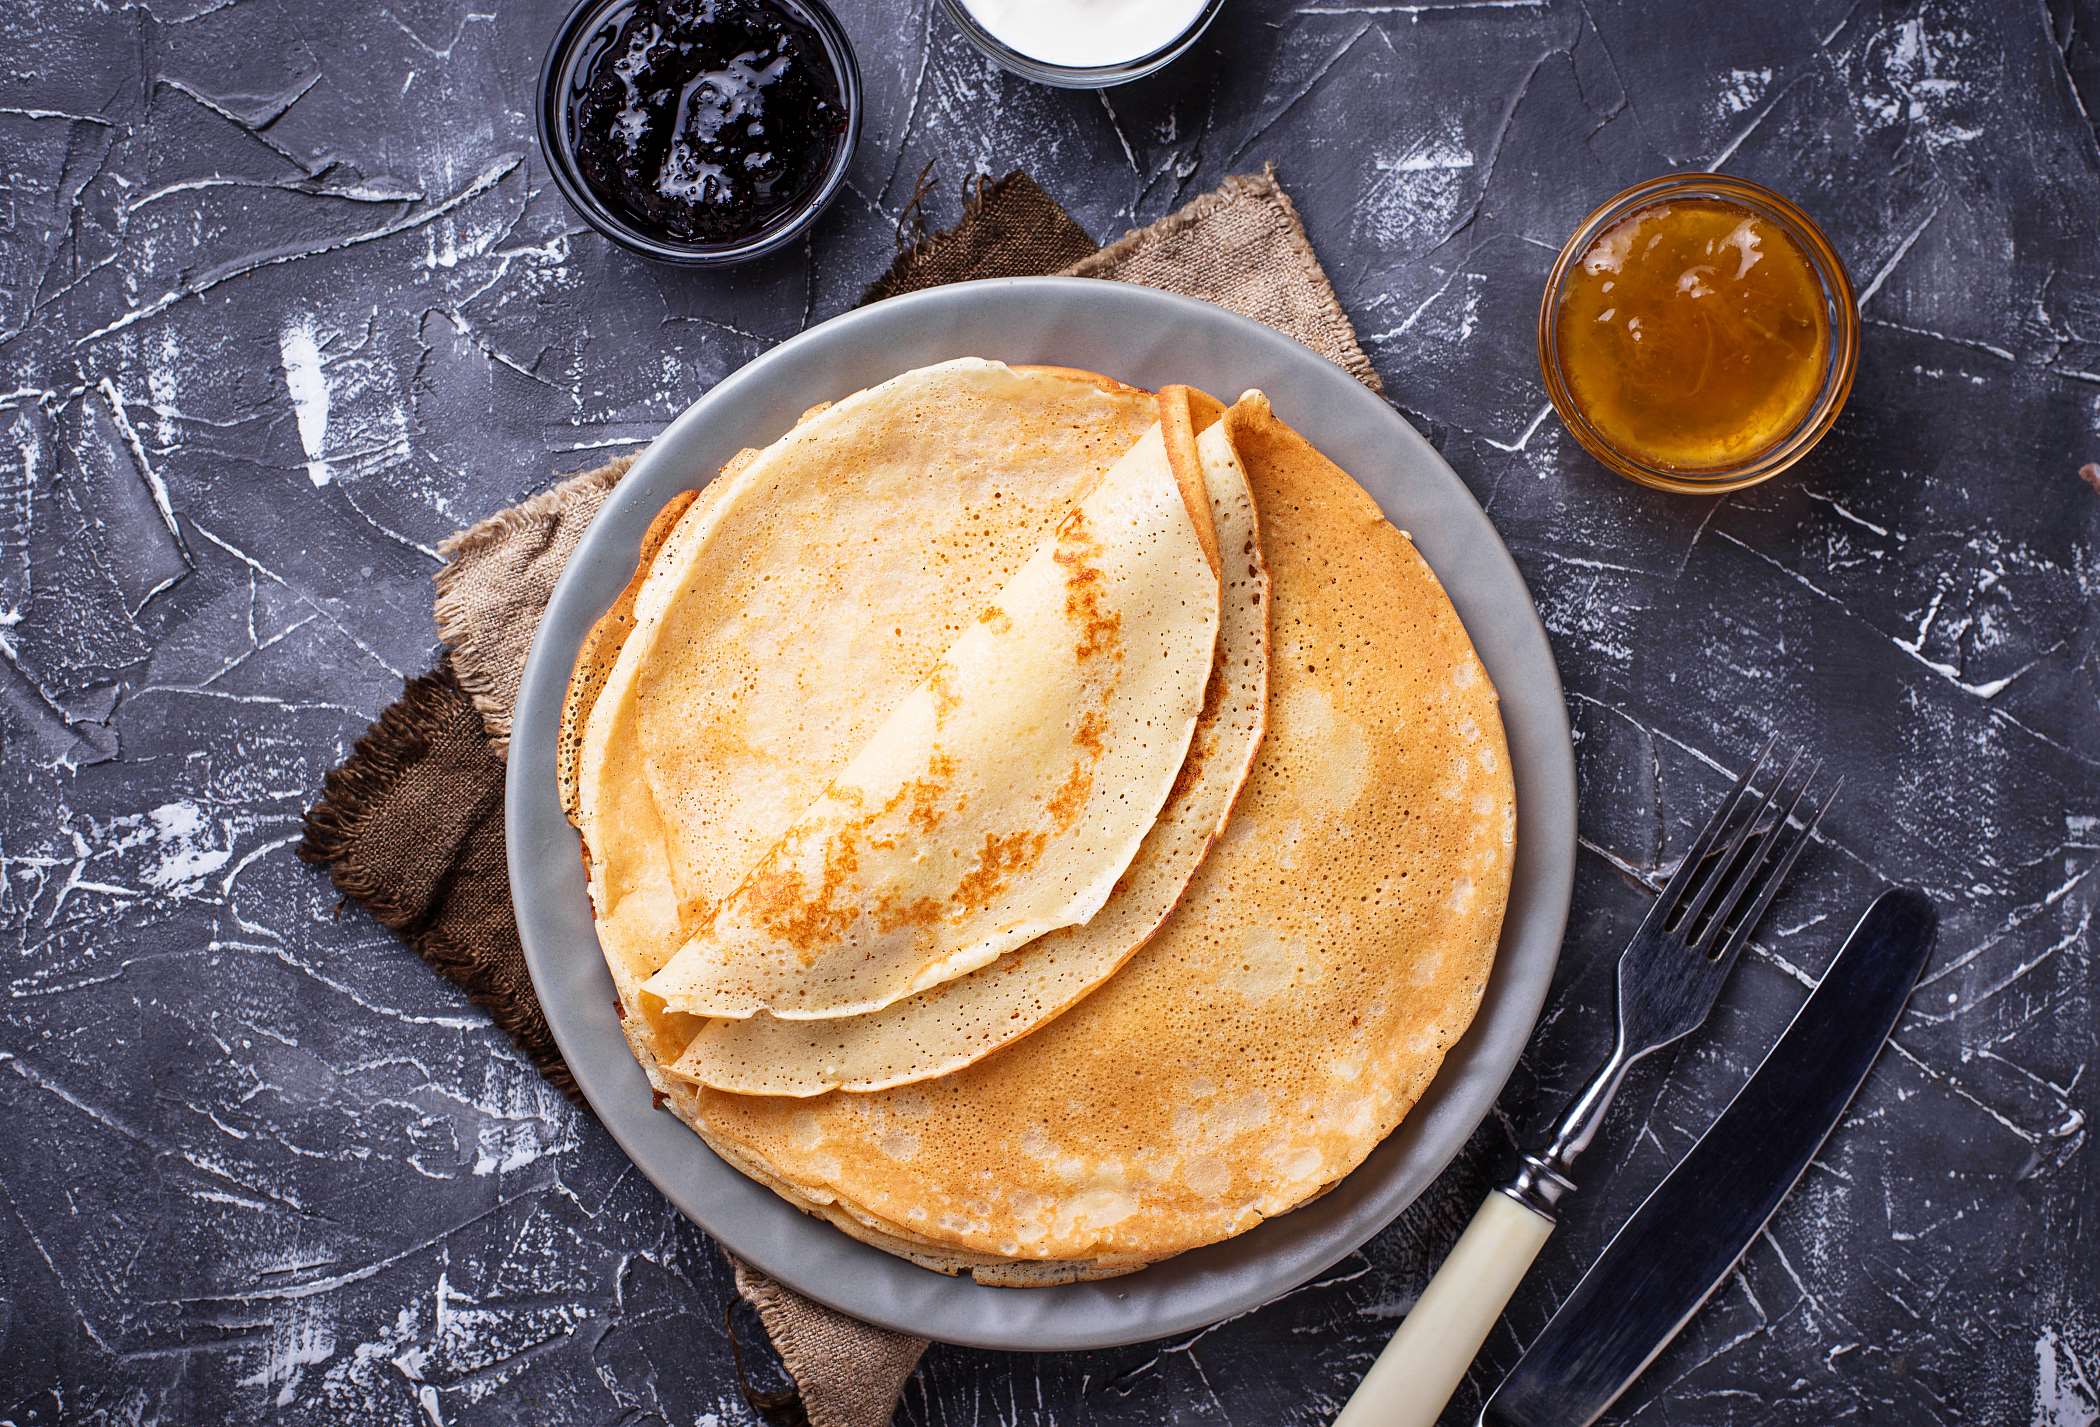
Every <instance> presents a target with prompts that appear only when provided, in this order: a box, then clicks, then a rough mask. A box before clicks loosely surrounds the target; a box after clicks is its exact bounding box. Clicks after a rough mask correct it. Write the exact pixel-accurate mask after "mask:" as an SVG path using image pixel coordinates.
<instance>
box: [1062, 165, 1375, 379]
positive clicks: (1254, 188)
mask: <svg viewBox="0 0 2100 1427" xmlns="http://www.w3.org/2000/svg"><path fill="white" fill-rule="evenodd" d="M1240 198H1254V199H1256V200H1259V201H1262V202H1266V203H1270V204H1272V205H1274V206H1275V208H1276V210H1277V211H1278V213H1279V214H1280V215H1281V217H1282V219H1283V237H1284V243H1285V245H1286V246H1287V247H1288V248H1289V250H1290V254H1291V256H1292V257H1293V258H1295V259H1296V260H1297V262H1298V265H1299V267H1300V268H1302V269H1303V270H1304V275H1305V279H1306V281H1307V282H1308V283H1310V284H1311V285H1312V287H1313V290H1314V291H1315V292H1316V293H1317V294H1318V302H1317V306H1318V308H1319V312H1320V316H1321V319H1322V322H1323V325H1324V326H1325V327H1326V328H1327V333H1328V336H1329V338H1330V339H1331V340H1332V342H1333V344H1334V350H1335V351H1337V352H1339V353H1340V354H1341V356H1340V359H1339V360H1338V362H1337V363H1336V365H1338V366H1340V367H1341V368H1342V370H1344V371H1346V372H1347V373H1349V375H1350V376H1352V377H1355V378H1356V379H1357V380H1358V381H1360V382H1362V383H1363V384H1364V385H1365V386H1367V387H1369V388H1370V389H1371V390H1372V391H1375V392H1378V393H1379V394H1380V395H1383V394H1384V392H1385V383H1384V382H1382V381H1381V380H1379V376H1378V372H1377V371H1376V369H1374V368H1373V367H1372V366H1371V359H1370V357H1369V356H1368V355H1367V354H1366V353H1365V352H1364V349H1363V347H1362V345H1361V344H1360V343H1359V342H1358V341H1357V339H1356V324H1355V323H1353V322H1351V321H1350V320H1349V314H1348V313H1347V312H1346V311H1344V310H1343V308H1342V300H1341V298H1340V296H1339V295H1337V294H1336V292H1335V290H1334V284H1333V283H1332V282H1331V281H1329V280H1328V277H1327V269H1326V268H1325V267H1323V266H1321V264H1320V258H1319V255H1318V254H1317V253H1315V252H1314V251H1313V246H1312V239H1310V238H1309V237H1307V236H1306V233H1305V220H1304V219H1302V218H1300V217H1299V216H1298V206H1297V205H1296V204H1295V203H1292V202H1291V196H1290V195H1289V194H1288V193H1286V192H1284V191H1283V185H1282V184H1280V183H1278V182H1277V181H1276V165H1275V164H1273V163H1269V164H1263V165H1262V167H1261V171H1260V172H1259V173H1239V174H1234V175H1232V176H1231V177H1230V178H1227V179H1226V180H1225V181H1224V182H1223V183H1221V184H1219V185H1218V186H1217V187H1216V188H1214V189H1212V190H1211V191H1210V192H1208V193H1206V194H1204V195H1202V196H1201V197H1200V198H1196V199H1193V200H1191V201H1190V202H1189V203H1188V204H1187V205H1186V206H1185V207H1182V208H1180V209H1177V210H1176V211H1174V212H1173V213H1170V214H1168V215H1167V216H1166V217H1164V218H1162V219H1160V220H1159V221H1158V222H1156V223H1151V224H1148V225H1146V226H1145V227H1143V228H1132V229H1130V230H1129V231H1128V232H1126V233H1124V235H1123V236H1122V237H1120V238H1118V239H1116V241H1115V242H1113V243H1110V244H1109V245H1108V246H1107V247H1105V248H1103V249H1101V251H1100V252H1098V253H1095V254H1093V255H1092V256H1090V257H1085V258H1081V259H1080V260H1079V261H1078V262H1076V263H1074V264H1072V266H1070V267H1068V268H1066V269H1065V270H1064V275H1065V276H1067V277H1109V276H1112V275H1113V273H1114V270H1115V269H1117V268H1119V267H1121V266H1123V265H1124V264H1126V263H1128V262H1129V261H1130V260H1131V259H1132V258H1134V257H1136V256H1138V255H1139V254H1141V253H1144V252H1146V251H1148V250H1150V249H1152V248H1155V247H1158V246H1159V245H1160V244H1161V243H1164V242H1166V241H1168V240H1169V239H1171V238H1174V237H1176V236H1178V235H1179V234H1181V233H1182V232H1184V231H1185V230H1187V229H1189V228H1192V227H1194V226H1195V225H1196V224H1198V223H1200V222H1202V221H1203V220H1204V219H1206V218H1208V217H1209V216H1210V215H1211V214H1212V213H1215V212H1216V211H1217V210H1218V209H1220V208H1222V207H1224V206H1225V205H1226V204H1228V203H1231V202H1233V201H1235V200H1237V199H1240ZM1307 345H1310V344H1307Z"/></svg>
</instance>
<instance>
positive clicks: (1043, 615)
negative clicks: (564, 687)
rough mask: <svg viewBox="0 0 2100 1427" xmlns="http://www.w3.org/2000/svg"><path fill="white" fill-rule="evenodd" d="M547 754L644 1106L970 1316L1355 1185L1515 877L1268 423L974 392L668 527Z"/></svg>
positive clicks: (1488, 712)
mask: <svg viewBox="0 0 2100 1427" xmlns="http://www.w3.org/2000/svg"><path fill="white" fill-rule="evenodd" d="M560 766H561V778H562V792H563V797H564V802H565V804H566V806H567V807H568V809H569V812H570V815H571V817H572V819H573V820H574V821H575V823H576V825H577V827H578V829H579V830H580V832H581V833H582V836H583V843H584V855H585V860H586V864H587V867H588V870H589V873H590V888H591V897H592V901H593V908H594V911H595V913H596V918H597V928H598V937H599V941H600V944H601V946H602V948H603V950H604V953H605V957H606V960H607V962H608V964H609V965H610V967H611V970H612V975H613V980H614V982H615V985H616V986H617V989H618V992H619V997H620V1004H621V1013H622V1017H623V1024H624V1026H625V1028H626V1031H627V1034H628V1039H629V1042H630V1043H631V1045H632V1046H633V1048H634V1052H635V1054H636V1056H637V1057H638V1058H639V1060H640V1061H641V1063H642V1065H643V1067H644V1068H645V1069H646V1070H647V1072H648V1074H649V1078H650V1080H651V1081H652V1083H653V1084H654V1085H655V1087H656V1091H657V1093H658V1095H659V1097H660V1102H661V1103H663V1104H664V1105H665V1106H666V1107H667V1108H669V1109H670V1110H671V1111H673V1112H674V1113H676V1114H677V1115H679V1116H680V1117H681V1118H682V1119H683V1120H685V1121H686V1122H687V1123H688V1124H689V1125H691V1126H692V1128H693V1129H694V1130H695V1131H697V1132H698V1133H699V1134H700V1135H701V1136H702V1137H703V1138H704V1139H705V1140H706V1141H707V1143H708V1144H710V1145H711V1146H713V1148H714V1149H715V1150H716V1152H717V1153H719V1154H720V1155H721V1156H722V1157H723V1158H724V1159H726V1160H727V1161H728V1162H729V1163H731V1164H733V1165H734V1166H736V1167H737V1168H738V1169H740V1170H742V1171H743V1172H744V1173H746V1174H748V1175H750V1176H752V1177H753V1178H755V1179H757V1180H759V1181H761V1182H763V1183H765V1184H767V1185H769V1186H771V1187H772V1188H773V1189H775V1190H776V1191H778V1192H779V1193H780V1194H781V1195H783V1196H785V1197H786V1198H787V1199H789V1200H790V1201H792V1202H793V1203H795V1204H796V1205H798V1206H799V1207H801V1208H804V1209H806V1210H808V1211H810V1212H812V1213H815V1214H819V1215H822V1216H824V1217H825V1218H828V1219H829V1220H830V1221H831V1222H833V1223H834V1224H836V1225H837V1226H838V1227H839V1228H841V1229H843V1230H844V1231H846V1232H847V1233H849V1234H852V1235H854V1236H855V1237H857V1238H860V1239H863V1240H866V1241H867V1242H870V1243H873V1244H876V1245H878V1246H880V1247H882V1248H884V1249H887V1250H890V1251H891V1252H894V1253H898V1254H901V1255H904V1256H906V1257H908V1258H911V1259H913V1260H915V1261H916V1262H919V1263H921V1264H924V1265H926V1266H928V1267H931V1268H937V1269H940V1270H942V1271H945V1272H950V1273H955V1272H970V1273H972V1274H974V1275H975V1276H976V1277H977V1278H978V1279H980V1280H982V1281H984V1282H989V1283H999V1284H1011V1285H1028V1284H1040V1283H1055V1282H1065V1281H1070V1280H1073V1279H1079V1278H1098V1277H1106V1276H1109V1275H1113V1274H1117V1273H1126V1272H1129V1271H1131V1270H1133V1269H1136V1268H1140V1267H1142V1266H1144V1265H1145V1264H1147V1263H1151V1262H1155V1261H1157V1260H1159V1259H1162V1258H1165V1257H1167V1256H1168V1255H1171V1254H1174V1253H1178V1252H1180V1251H1182V1250H1184V1249H1187V1248H1191V1247H1194V1246H1196V1245H1199V1244H1204V1243H1210V1242H1213V1241H1216V1240H1218V1239H1222V1238H1225V1237H1227V1236H1229V1235H1232V1234H1237V1233H1240V1232H1242V1231H1244V1230H1246V1229H1248V1228H1250V1227H1252V1226H1253V1225H1254V1224H1256V1223H1258V1222H1260V1221H1261V1220H1262V1219H1264V1218H1267V1217H1270V1216H1273V1215H1276V1214H1280V1213H1282V1212H1284V1211H1286V1210H1288V1209H1291V1208H1292V1207H1294V1206H1296V1205H1298V1204H1301V1203H1303V1202H1305V1201H1306V1200H1308V1199H1310V1198H1312V1197H1314V1196H1315V1195H1318V1194H1319V1193H1321V1192H1322V1191H1323V1190H1325V1189H1326V1188H1327V1187H1329V1186H1330V1185H1332V1184H1333V1183H1334V1182H1335V1181H1336V1180H1338V1179H1339V1178H1340V1177H1341V1176H1343V1175H1344V1174H1346V1173H1348V1172H1349V1171H1350V1170H1351V1169H1353V1168H1354V1167H1355V1166H1356V1165H1357V1164H1358V1163H1359V1162H1360V1161H1361V1160H1362V1159H1363V1158H1364V1156H1365V1155H1366V1154H1368V1153H1369V1152H1370V1150H1371V1149H1372V1148H1373V1147H1374V1146H1375V1145H1376V1144H1377V1143H1378V1142H1379V1140H1381V1139H1382V1138H1383V1137H1384V1136H1386V1135H1387V1134H1389V1133H1390V1132H1391V1131H1392V1130H1393V1128H1394V1126H1395V1125H1397V1124H1398V1123H1399V1121H1400V1119H1401V1117H1402V1116H1403V1115H1405V1114H1406V1113H1407V1111H1408V1109H1409V1108H1410V1107H1411V1106H1412V1105H1413V1104H1414V1103H1415V1101H1416V1100H1417V1099H1418V1098H1419V1097H1420V1095H1421V1094H1422V1091H1423V1089H1424V1088H1425V1087H1426V1085H1427V1084H1428V1082H1429V1080H1430V1078H1431V1076H1433V1075H1434V1074H1435V1073H1436V1070H1437V1067H1438V1065H1439V1064H1440V1063H1441V1061H1442V1059H1443V1056H1444V1053H1445V1051H1446V1049H1447V1048H1448V1047H1449V1046H1450V1045H1451V1044H1452V1042H1453V1041H1454V1040H1456V1039H1457V1037H1458V1036H1459V1035H1460V1034H1461V1033H1462V1032H1463V1031H1464V1030H1465V1028H1466V1025H1467V1023H1468V1022H1469V1021H1470V1020H1471V1018H1472V1016H1473V1013H1474V1010H1475V1009H1476V1007H1477V1006H1478V1004H1479V1000H1480V996H1481V992H1482V989H1483V987H1484V985H1485V983H1486V979H1487V975H1488V970H1489V965H1490V963H1491V961H1492V958H1493V954H1494V948H1495V943H1496V938H1497V935H1498V932H1499V928H1500V924H1501V918H1502V911H1503V906H1504V903H1505V901H1506V898H1507V893H1508V887H1509V876H1510V864H1511V854H1512V850H1513V845H1512V844H1513V810H1512V809H1513V804H1512V791H1511V780H1510V772H1509V765H1508V759H1507V753H1506V750H1505V748H1504V745H1503V738H1502V728H1501V722H1500V719H1499V717H1498V714H1497V711H1496V701H1495V693H1494V690H1493V688H1492V686H1491V685H1490V684H1489V682H1488V679H1487V676H1486V674H1485V672H1484V671H1483V670H1482V668H1481V666H1480V663H1479V660H1478V659H1477V657H1476V656H1475V654H1474V651H1473V648H1472V645H1471V643H1470V642H1469V640H1468V639H1467V637H1466V633H1465V630H1464V629H1463V627H1462V626H1461V625H1460V623H1459V620H1458V617H1457V614H1456V612H1455V611H1454V610H1453V609H1452V607H1451V605H1450V602H1449V600H1448V599H1447V598H1446V597H1445V595H1444V593H1443V591H1442V588H1441V587H1440V586H1439V585H1438V584H1437V581H1436V579H1435V577H1434V576H1433V575H1432V574H1431V573H1430V571H1429V569H1428V567H1427V566H1426V565H1425V564H1424V563H1423V562H1422V560H1421V559H1420V557H1419V556H1418V555H1417V554H1416V553H1415V550H1414V547H1413V545H1412V544H1411V543H1410V542H1409V541H1408V539H1407V537H1406V536H1404V535H1403V534H1402V533H1401V532H1400V531H1398V530H1396V529H1394V528H1393V526H1392V525H1390V524H1389V523H1388V522H1387V521H1386V520H1385V518H1384V516H1383V515H1382V514H1381V513H1380V511H1379V509H1378V506H1377V505H1376V504H1375V503H1374V502H1373V501H1372V500H1371V498H1370V497H1369V496H1368V495H1367V494H1366V493H1365V492H1364V491H1363V489H1362V488H1361V487H1359V486H1358V485H1357V484H1356V482H1355V481H1354V480H1352V479H1351V478H1350V477H1349V476H1348V475H1347V474H1346V473H1345V472H1343V471H1342V470H1341V469H1340V468H1338V467H1336V466H1335V465H1333V464H1332V463H1331V462H1329V461H1328V460H1327V459H1326V458H1325V457H1323V456H1322V455H1321V454H1320V453H1319V452H1318V451H1317V450H1315V449H1314V448H1313V447H1312V445H1311V444H1310V443H1308V442H1307V441H1306V440H1305V439H1304V438H1303V437H1301V436H1299V435H1298V434H1297V433H1296V432H1295V431H1293V430H1292V429H1291V428H1290V427H1289V426H1287V425H1285V424H1284V423H1283V421H1282V420H1281V419H1279V418H1278V417H1277V415H1276V414H1275V413H1274V412H1273V411H1271V409H1270V406H1269V403H1268V401H1267V399H1266V398H1264V397H1263V396H1262V395H1261V394H1260V393H1259V392H1250V393H1248V394H1247V395H1245V396H1243V397H1242V398H1241V399H1240V400H1239V401H1238V402H1237V403H1236V404H1234V405H1233V406H1232V407H1231V408H1230V409H1227V408H1225V407H1223V406H1222V405H1221V404H1220V403H1219V402H1217V401H1216V400H1214V399H1212V398H1211V397H1209V396H1206V395H1204V394H1203V393H1201V392H1197V391H1194V390H1192V389H1190V388H1186V387H1169V388H1167V389H1165V390H1163V391H1160V392H1157V393H1154V392H1148V391H1141V390H1137V389H1134V388H1131V387H1127V386H1124V385H1121V384H1119V383H1117V382H1115V381H1112V380H1109V379H1107V378H1105V377H1101V376H1097V375H1094V374H1092V373H1087V372H1080V371H1073V370H1068V369H1063V368H1044V367H1018V366H1016V367H1009V366H1006V365H1003V364H1001V363H998V362H992V361H983V360H976V359H966V360H960V361H953V362H947V363H943V364H941V365H939V366H934V367H928V368H924V369H921V370H917V371H912V372H907V373H905V374H903V375H902V376H899V377H897V378H895V379H893V380H891V381H889V382H885V383H883V384H882V385H880V386H877V387H873V388H870V389H868V390H865V391H862V392H859V393H856V394H854V395H852V396H849V397H846V398H845V399H843V400H841V401H838V402H837V403H835V404H832V405H829V406H826V407H821V408H817V409H815V410H813V411H811V412H809V413H807V414H805V416H804V417H803V419H802V421H801V422H800V423H799V424H798V425H797V426H796V427H795V429H794V430H792V431H790V432H788V433H787V434H785V435H784V436H782V437H781V438H780V439H779V440H778V441H776V442H775V443H774V444H773V445H771V446H769V447H767V448H766V449H764V450H762V451H747V452H744V453H742V454H741V455H740V456H739V457H738V458H737V459H736V460H735V461H733V462H732V463H731V464H730V465H729V467H727V468H726V469H725V470H724V471H723V472H722V473H721V474H720V475H719V476H718V477H717V478H716V479H714V480H713V481H711V482H709V483H708V484H707V485H706V486H705V487H704V488H703V489H701V490H700V491H698V492H697V493H693V494H688V495H685V496H681V497H680V498H679V499H678V500H675V501H673V502H672V503H671V505H669V506H668V507H666V508H665V510H664V511H663V512H662V513H661V515H659V517H658V518H657V520H656V522H655V524H654V525H653V526H652V528H651V529H650V531H649V534H648V536H647V537H646V539H645V540H644V542H643V545H642V548H641V551H640V559H639V563H638V567H637V570H636V573H635V577H634V579H633V581H632V582H631V583H630V585H629V586H628V588H627V589H626V591H625V592H624V593H623V594H622V596H621V597H620V599H619V601H618V602H617V603H616V604H615V605H614V607H613V608H612V609H611V610H610V611H609V612H608V613H607V614H606V616H605V617H604V618H603V619H602V620H601V621H600V622H599V624H598V625H597V627H596V628H595V629H594V630H593V631H592V634H591V636H590V638H589V639H588V640H587V642H586V644H585V647H584V650H583V652H582V655H581V657H580V658H579V660H578V663H577V665H576V670H575V673H574V676H573V678H572V680H571V685H570V689H569V698H568V703H567V707H566V708H565V710H564V718H563V745H562V749H561V761H560Z"/></svg>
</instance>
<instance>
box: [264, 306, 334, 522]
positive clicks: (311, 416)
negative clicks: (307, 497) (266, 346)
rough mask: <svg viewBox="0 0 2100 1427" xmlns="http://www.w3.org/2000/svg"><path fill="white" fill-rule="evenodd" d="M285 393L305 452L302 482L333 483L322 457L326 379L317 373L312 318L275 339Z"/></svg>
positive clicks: (294, 323)
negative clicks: (282, 368)
mask: <svg viewBox="0 0 2100 1427" xmlns="http://www.w3.org/2000/svg"><path fill="white" fill-rule="evenodd" d="M277 350H278V352H279V353H280V355H281V357H282V359H283V363H284V385H285V389H286V390H287V391H289V392H290V393H291V395H292V411H293V413H294V414H295V415H296V416H297V417H298V418H299V444H300V445H301V446H303V447H305V448H306V478H307V479H308V480H310V481H312V482H313V483H314V484H315V485H316V486H325V485H327V484H328V483H329V481H331V480H332V479H334V476H333V475H332V473H331V472H330V471H329V469H328V460H327V457H326V456H325V455H324V454H323V452H324V450H325V449H326V447H327V444H328V377H327V375H326V374H325V373H323V372H322V370H321V344H320V341H319V340H318V339H317V338H316V337H315V335H314V323H313V319H312V318H310V317H309V318H295V319H293V320H292V321H291V322H289V323H287V324H286V325H285V329H284V331H283V332H282V333H281V334H280V335H279V336H278V339H277Z"/></svg>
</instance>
